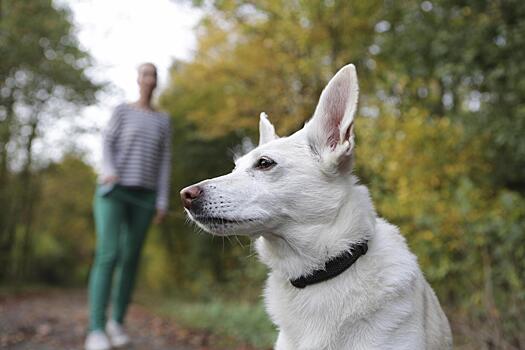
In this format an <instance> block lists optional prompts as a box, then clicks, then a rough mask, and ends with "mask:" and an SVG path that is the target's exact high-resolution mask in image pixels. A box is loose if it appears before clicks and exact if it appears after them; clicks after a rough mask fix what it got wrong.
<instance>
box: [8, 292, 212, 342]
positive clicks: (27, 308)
mask: <svg viewBox="0 0 525 350" xmlns="http://www.w3.org/2000/svg"><path fill="white" fill-rule="evenodd" d="M86 324H87V311H86V298H85V292H84V291H60V290H57V291H46V292H35V293H24V294H23V295H17V296H7V297H6V296H4V297H2V296H0V349H10V350H77V349H78V350H81V349H83V341H84V337H85V334H86ZM126 326H127V328H128V331H129V333H130V335H131V336H132V339H133V346H132V347H129V349H133V350H197V349H211V348H210V347H209V346H207V345H208V344H206V343H207V342H208V338H209V336H208V335H206V334H203V333H195V332H189V331H187V330H184V329H181V328H179V327H177V326H176V325H175V324H174V323H173V322H172V321H170V320H168V319H165V318H161V317H158V316H156V315H154V314H153V313H151V312H150V311H148V310H146V309H145V308H144V307H141V306H137V305H132V307H131V309H130V313H129V315H128V318H127V321H126Z"/></svg>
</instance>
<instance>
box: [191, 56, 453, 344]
mask: <svg viewBox="0 0 525 350" xmlns="http://www.w3.org/2000/svg"><path fill="white" fill-rule="evenodd" d="M357 99H358V83H357V75H356V71H355V67H354V66H353V65H351V64H350V65H347V66H345V67H343V68H342V69H341V70H340V71H339V72H338V73H337V74H336V75H335V76H334V77H333V78H332V80H331V81H330V82H329V83H328V85H327V86H326V88H325V89H324V91H323V92H322V94H321V98H320V100H319V104H318V106H317V108H316V110H315V113H314V116H313V118H312V119H311V120H310V121H309V122H308V123H307V124H306V125H305V127H304V128H303V129H301V130H299V131H297V132H296V133H294V134H293V135H291V136H289V137H285V138H278V137H277V136H276V134H275V131H274V127H273V125H272V124H270V122H269V121H268V119H267V117H266V115H265V114H264V113H262V114H261V120H260V126H259V127H260V141H259V146H258V147H257V148H255V149H254V150H252V151H251V152H249V153H248V154H246V155H245V156H243V157H242V158H240V159H238V160H237V161H236V167H235V169H234V170H233V171H232V173H231V174H228V175H225V176H221V177H218V178H215V179H211V180H206V181H203V182H200V183H198V184H196V185H193V186H190V187H187V188H185V189H184V190H182V191H181V197H182V201H183V203H184V206H185V208H186V211H187V213H188V215H189V217H190V218H191V219H192V220H194V221H195V222H196V223H197V224H198V225H199V226H200V227H201V228H203V229H204V230H206V231H208V232H210V233H212V234H216V235H234V234H245V235H249V236H250V237H253V238H257V242H256V249H257V252H258V254H259V256H260V259H261V260H262V261H263V262H264V263H265V264H266V265H268V266H269V268H270V270H271V272H270V274H269V278H268V281H267V286H266V292H265V301H266V306H267V310H268V312H269V314H270V315H271V318H272V320H273V322H274V323H275V324H276V325H277V326H278V328H279V331H280V333H279V337H278V339H277V343H276V345H275V348H276V349H278V350H292V349H293V350H295V349H301V350H306V349H308V350H321V349H355V350H357V349H380V350H386V349H400V350H401V349H402V350H409V349H413V350H422V349H436V350H443V349H451V348H452V336H451V332H450V327H449V324H448V321H447V318H446V316H445V314H444V313H443V311H442V309H441V307H440V305H439V301H438V299H437V297H436V295H435V294H434V292H433V290H432V288H431V287H430V286H429V284H428V283H427V281H426V280H425V278H424V277H423V274H422V272H421V270H420V268H419V266H418V263H417V258H416V257H415V256H414V255H413V254H412V253H411V252H410V251H409V250H408V247H407V245H406V243H405V239H404V238H403V237H402V236H401V235H400V233H399V230H398V228H397V227H395V226H393V225H391V224H389V223H388V222H386V221H385V220H383V219H381V218H378V217H377V214H376V212H375V210H374V206H373V205H372V201H371V199H370V196H369V194H368V190H367V189H366V187H365V186H363V185H359V184H358V180H357V179H356V178H355V177H354V176H353V175H352V173H351V171H352V160H353V151H354V134H353V125H354V124H353V118H354V114H355V112H356V108H357Z"/></svg>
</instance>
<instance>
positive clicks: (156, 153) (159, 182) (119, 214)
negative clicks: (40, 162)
mask: <svg viewBox="0 0 525 350" xmlns="http://www.w3.org/2000/svg"><path fill="white" fill-rule="evenodd" d="M137 81H138V85H139V88H140V98H139V100H138V101H137V102H135V103H132V104H121V105H119V106H118V107H117V108H116V109H115V110H114V112H113V115H112V117H111V120H110V122H109V125H108V127H107V129H106V132H105V134H104V146H103V166H102V174H101V177H100V184H99V186H98V187H97V191H96V193H95V198H94V214H95V224H96V233H97V244H96V253H95V261H94V263H93V267H92V269H91V274H90V279H89V292H88V294H89V312H90V315H89V334H88V336H87V338H86V342H85V348H86V350H107V349H110V348H111V347H112V346H113V347H120V346H124V345H126V344H128V343H129V342H130V339H129V336H128V335H127V334H126V332H125V331H124V328H123V323H124V317H125V315H126V310H127V307H128V305H129V302H130V299H131V295H132V291H133V286H134V282H135V277H136V273H137V267H138V262H139V257H140V252H141V249H142V246H143V243H144V238H145V236H146V232H147V231H148V227H149V226H150V224H151V221H152V220H153V221H154V222H155V223H160V222H161V221H162V220H163V219H164V216H165V215H166V210H167V207H168V192H169V178H170V161H171V160H170V157H171V154H170V151H171V142H170V138H171V134H170V121H169V117H168V116H167V115H166V114H163V113H159V112H157V111H155V110H154V109H153V107H152V106H151V99H152V95H153V91H154V90H155V88H156V86H157V69H156V67H155V66H154V65H153V64H152V63H144V64H141V65H140V66H139V69H138V80H137ZM112 282H113V286H112ZM110 299H111V304H112V316H111V318H110V320H109V321H107V322H106V309H107V306H108V302H109V300H110Z"/></svg>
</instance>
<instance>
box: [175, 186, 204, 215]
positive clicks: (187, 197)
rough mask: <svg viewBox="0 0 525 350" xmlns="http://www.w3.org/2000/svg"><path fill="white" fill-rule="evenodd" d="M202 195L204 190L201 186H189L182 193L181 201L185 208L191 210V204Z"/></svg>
mask: <svg viewBox="0 0 525 350" xmlns="http://www.w3.org/2000/svg"><path fill="white" fill-rule="evenodd" d="M201 194H202V189H201V188H200V187H199V186H188V187H186V188H185V189H183V190H182V191H180V199H181V200H182V205H184V208H186V209H190V208H191V203H192V202H193V201H194V200H195V199H197V198H199V196H200V195H201Z"/></svg>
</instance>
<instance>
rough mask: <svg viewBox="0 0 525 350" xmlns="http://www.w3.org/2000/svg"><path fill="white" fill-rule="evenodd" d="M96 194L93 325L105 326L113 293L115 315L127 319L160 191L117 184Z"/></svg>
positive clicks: (91, 281) (91, 280)
mask: <svg viewBox="0 0 525 350" xmlns="http://www.w3.org/2000/svg"><path fill="white" fill-rule="evenodd" d="M99 189H100V188H98V189H97V192H96V193H95V198H94V201H93V211H94V215H95V225H96V234H97V243H96V251H95V260H94V262H93V266H92V268H91V273H90V278H89V290H88V294H89V295H88V299H89V312H90V319H89V328H90V330H91V331H93V330H102V329H104V326H105V323H106V309H107V306H108V302H109V299H110V295H111V309H112V318H113V319H114V320H115V321H117V322H118V323H120V324H122V323H123V322H124V316H125V315H126V310H127V308H128V304H129V302H130V299H131V295H132V292H133V287H134V284H135V277H136V274H137V267H138V262H139V258H140V252H141V250H142V245H143V243H144V238H145V237H146V233H147V231H148V227H149V226H150V224H151V221H152V218H153V215H154V213H155V200H156V193H155V192H154V191H150V190H145V189H135V188H128V187H123V186H119V185H116V186H115V188H114V189H113V190H112V191H111V192H110V193H109V194H105V193H104V195H102V194H101V191H99Z"/></svg>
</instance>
